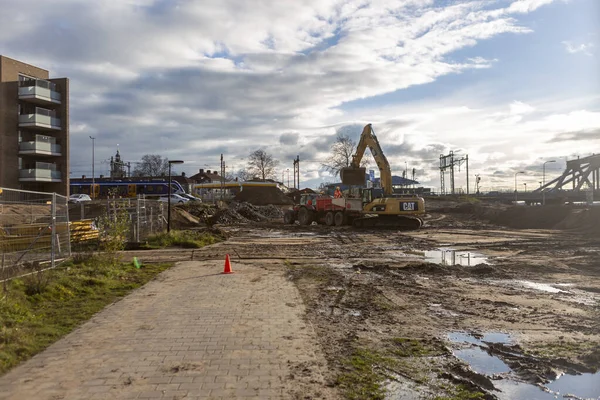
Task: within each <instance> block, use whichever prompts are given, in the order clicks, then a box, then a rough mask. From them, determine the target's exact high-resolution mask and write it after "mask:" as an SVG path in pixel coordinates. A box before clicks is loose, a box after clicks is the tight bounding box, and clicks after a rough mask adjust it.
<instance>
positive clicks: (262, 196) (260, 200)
mask: <svg viewBox="0 0 600 400" xmlns="http://www.w3.org/2000/svg"><path fill="white" fill-rule="evenodd" d="M235 200H236V201H239V202H247V203H250V204H254V205H256V206H266V205H268V204H279V205H284V204H294V201H293V200H292V199H290V198H289V197H288V196H286V195H285V194H284V193H283V192H282V191H281V190H279V189H278V188H276V187H272V186H271V187H246V188H244V190H242V191H241V192H239V193H238V194H237V195H236V196H235Z"/></svg>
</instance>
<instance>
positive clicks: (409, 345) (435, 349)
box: [391, 337, 444, 357]
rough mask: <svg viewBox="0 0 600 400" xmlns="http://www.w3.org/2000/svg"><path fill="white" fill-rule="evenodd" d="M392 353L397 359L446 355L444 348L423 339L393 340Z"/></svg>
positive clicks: (401, 338) (398, 338)
mask: <svg viewBox="0 0 600 400" xmlns="http://www.w3.org/2000/svg"><path fill="white" fill-rule="evenodd" d="M391 353H392V354H394V355H395V356H397V357H430V356H439V355H442V354H444V349H443V347H441V346H439V345H436V344H435V343H429V342H427V341H426V340H423V339H414V338H405V337H396V338H392V349H391Z"/></svg>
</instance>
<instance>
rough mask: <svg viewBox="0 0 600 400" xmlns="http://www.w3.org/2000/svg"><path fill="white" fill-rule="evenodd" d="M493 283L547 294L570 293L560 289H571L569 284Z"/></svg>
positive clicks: (509, 281) (502, 281) (520, 281)
mask: <svg viewBox="0 0 600 400" xmlns="http://www.w3.org/2000/svg"><path fill="white" fill-rule="evenodd" d="M492 283H496V284H499V285H502V286H511V287H519V288H523V289H531V290H537V291H540V292H546V293H568V291H567V290H564V289H559V288H557V287H556V286H559V287H563V288H566V287H569V286H570V285H569V284H563V283H540V282H532V281H523V280H495V281H492Z"/></svg>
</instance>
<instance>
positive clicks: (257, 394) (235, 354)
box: [0, 261, 324, 400]
mask: <svg viewBox="0 0 600 400" xmlns="http://www.w3.org/2000/svg"><path fill="white" fill-rule="evenodd" d="M220 269H221V262H219V263H210V262H193V261H192V262H183V263H179V264H178V265H177V266H175V267H173V268H171V269H170V270H168V271H165V272H164V273H163V274H162V275H161V277H160V278H159V279H157V280H155V281H152V282H150V283H148V284H147V285H146V286H145V287H144V288H141V289H139V290H136V291H134V292H133V293H131V294H130V295H129V296H127V297H126V298H124V299H122V300H121V301H119V302H117V303H115V304H113V305H111V306H109V307H107V308H106V309H105V310H103V311H102V312H100V313H98V314H97V315H95V316H94V317H93V318H92V319H91V320H90V321H88V322H87V323H85V324H84V325H82V326H81V327H79V328H78V329H76V330H75V331H73V332H72V333H71V334H69V335H67V336H66V337H64V338H63V339H62V340H60V341H59V342H57V343H55V344H54V345H52V346H50V347H49V348H48V349H47V350H46V351H44V352H42V353H40V354H39V355H37V356H36V357H34V358H33V359H31V360H29V361H28V362H25V363H23V364H22V365H20V366H18V367H16V368H14V369H13V370H12V371H10V372H9V373H7V374H5V375H4V376H2V377H0V399H2V400H5V399H11V400H13V399H16V400H20V399H29V398H35V399H39V400H50V399H53V398H57V399H58V398H64V399H79V398H82V399H83V398H86V399H95V398H101V399H119V400H123V399H133V398H138V399H153V398H161V399H162V398H164V399H169V398H173V399H175V398H185V399H186V400H189V399H203V400H208V399H235V398H239V399H268V398H286V391H285V390H286V388H287V389H289V388H293V385H294V384H295V382H289V383H287V384H288V385H289V386H286V377H287V376H288V375H289V374H290V371H289V368H288V365H290V364H289V363H299V362H301V361H312V362H321V363H323V362H324V359H323V357H322V356H321V355H320V351H319V349H318V346H317V345H316V340H315V333H314V331H313V330H312V328H310V327H309V326H307V325H306V323H305V321H304V319H303V313H304V308H303V306H302V301H301V299H300V296H299V294H298V292H297V289H296V288H295V286H294V285H293V284H292V283H291V282H289V281H288V280H286V279H285V277H284V275H283V270H282V271H281V272H273V271H266V270H264V269H262V268H258V267H257V266H252V265H240V264H237V263H236V266H235V269H236V273H235V274H232V275H221V274H218V273H217V272H220ZM258 278H260V279H258ZM148 293H152V294H153V296H148V295H147V294H148ZM290 301H293V302H294V303H296V304H298V306H297V307H288V306H286V305H285V303H286V302H290ZM284 337H286V338H288V339H284ZM289 337H293V338H294V339H293V340H289ZM40 388H43V390H42V389H40ZM53 396H55V397H53ZM103 396H104V397H103Z"/></svg>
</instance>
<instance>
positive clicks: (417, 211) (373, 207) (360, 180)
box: [340, 124, 425, 229]
mask: <svg viewBox="0 0 600 400" xmlns="http://www.w3.org/2000/svg"><path fill="white" fill-rule="evenodd" d="M367 147H368V148H369V149H370V150H371V154H373V158H374V159H375V162H376V163H377V167H378V168H379V173H380V179H381V187H382V189H383V197H379V198H373V189H361V190H360V196H361V200H362V203H363V209H362V214H363V216H361V217H359V218H354V219H353V221H352V222H353V225H354V226H356V227H392V228H399V229H419V228H420V227H421V226H422V225H423V221H422V220H421V218H419V215H423V214H425V200H423V198H422V197H418V196H410V197H406V196H395V195H394V191H393V188H392V170H391V168H390V164H389V162H388V160H387V158H386V157H385V155H384V154H383V151H382V150H381V146H380V145H379V141H378V140H377V137H376V136H375V133H374V132H373V129H372V127H371V124H368V125H366V126H365V127H364V129H363V131H362V134H361V135H360V140H359V142H358V146H357V147H356V153H355V154H354V155H353V156H352V163H351V164H350V166H349V167H345V168H342V169H341V170H340V177H341V179H342V183H343V184H345V185H358V186H364V185H365V177H366V168H363V167H361V166H360V163H361V161H362V157H363V155H364V153H365V150H366V149H367Z"/></svg>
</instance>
